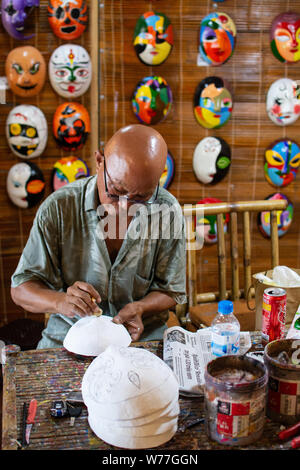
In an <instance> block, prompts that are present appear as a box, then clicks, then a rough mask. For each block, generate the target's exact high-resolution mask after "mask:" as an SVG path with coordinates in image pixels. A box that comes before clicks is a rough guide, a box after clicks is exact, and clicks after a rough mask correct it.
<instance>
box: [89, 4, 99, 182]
mask: <svg viewBox="0 0 300 470" xmlns="http://www.w3.org/2000/svg"><path fill="white" fill-rule="evenodd" d="M90 38H91V62H92V70H93V74H92V81H91V87H90V96H91V106H90V109H91V135H90V137H91V158H90V164H91V173H92V174H95V173H96V160H95V158H94V153H95V151H96V150H98V149H99V126H100V122H99V77H100V70H99V68H100V65H99V63H100V61H99V2H97V1H92V2H90Z"/></svg>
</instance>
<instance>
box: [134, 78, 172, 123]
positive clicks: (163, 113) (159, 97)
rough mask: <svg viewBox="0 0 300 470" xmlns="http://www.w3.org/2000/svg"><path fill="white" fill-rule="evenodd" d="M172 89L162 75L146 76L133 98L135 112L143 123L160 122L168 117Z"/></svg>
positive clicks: (138, 85)
mask: <svg viewBox="0 0 300 470" xmlns="http://www.w3.org/2000/svg"><path fill="white" fill-rule="evenodd" d="M172 101H173V98H172V91H171V88H170V87H169V85H168V83H167V82H166V80H165V79H164V78H162V77H157V76H154V77H145V78H143V79H142V80H141V81H140V82H139V83H138V84H137V87H136V89H135V91H134V94H133V98H132V107H133V112H134V114H135V115H136V117H137V118H138V120H139V121H140V122H142V123H143V124H150V125H153V124H158V123H159V122H161V121H162V120H163V119H165V118H166V117H167V115H168V114H169V112H170V109H171V106H172Z"/></svg>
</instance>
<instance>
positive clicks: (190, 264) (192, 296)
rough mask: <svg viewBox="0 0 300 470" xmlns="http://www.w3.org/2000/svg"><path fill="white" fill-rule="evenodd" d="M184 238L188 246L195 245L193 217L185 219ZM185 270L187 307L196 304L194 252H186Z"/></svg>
mask: <svg viewBox="0 0 300 470" xmlns="http://www.w3.org/2000/svg"><path fill="white" fill-rule="evenodd" d="M186 237H187V240H188V241H189V243H190V245H193V243H195V240H196V237H195V223H194V217H186ZM187 268H188V296H189V306H190V307H191V306H194V305H196V304H197V267H196V250H194V249H191V248H190V249H188V250H187Z"/></svg>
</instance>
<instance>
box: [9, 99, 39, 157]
mask: <svg viewBox="0 0 300 470" xmlns="http://www.w3.org/2000/svg"><path fill="white" fill-rule="evenodd" d="M6 138H7V141H8V145H9V147H10V149H11V151H12V152H13V153H14V154H15V155H17V157H20V158H24V159H30V158H35V157H38V156H39V155H41V154H42V153H43V151H44V150H45V147H46V145H47V138H48V126H47V121H46V118H45V116H44V113H43V112H42V111H41V110H40V109H39V108H37V107H36V106H32V105H31V104H21V105H20V106H16V107H15V108H13V109H12V110H11V111H10V113H9V115H8V117H7V120H6Z"/></svg>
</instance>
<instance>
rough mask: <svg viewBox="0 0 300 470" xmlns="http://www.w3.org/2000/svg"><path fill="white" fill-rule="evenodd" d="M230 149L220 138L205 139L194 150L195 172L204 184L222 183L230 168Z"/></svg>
mask: <svg viewBox="0 0 300 470" xmlns="http://www.w3.org/2000/svg"><path fill="white" fill-rule="evenodd" d="M230 163H231V160H230V147H229V145H228V144H227V142H225V140H223V139H220V138H218V137H205V138H204V139H202V140H201V141H200V142H199V143H198V145H197V146H196V148H195V150H194V156H193V170H194V173H195V175H196V177H197V178H198V180H199V181H201V183H203V184H209V183H210V184H215V183H218V182H219V181H221V180H222V179H223V178H224V177H225V176H226V174H227V172H228V170H229V167H230Z"/></svg>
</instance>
